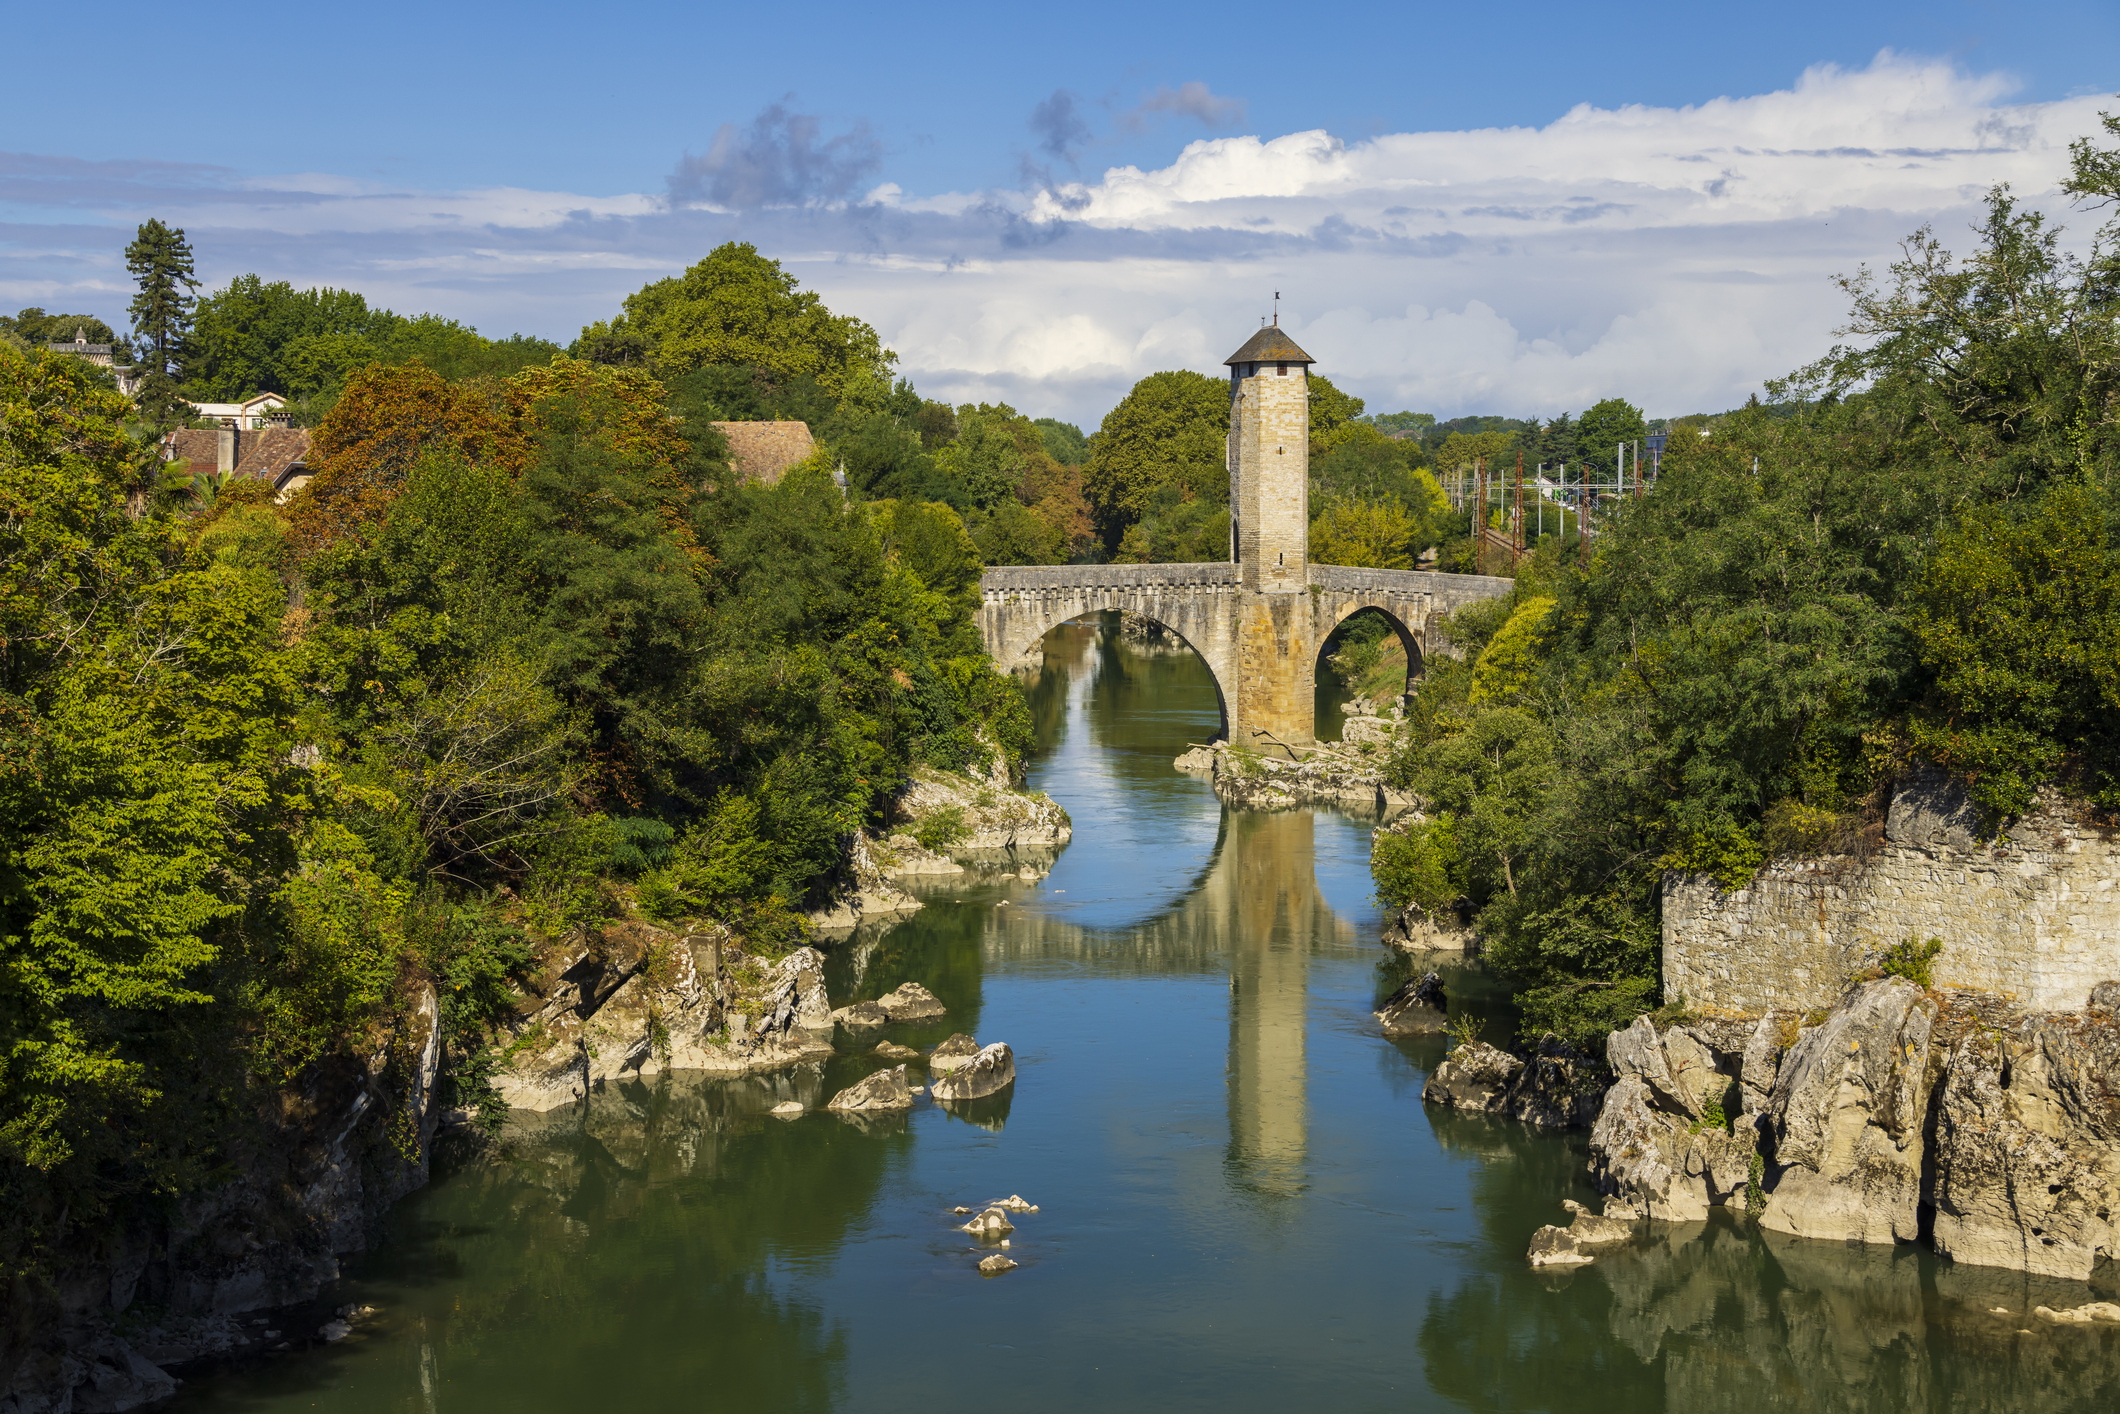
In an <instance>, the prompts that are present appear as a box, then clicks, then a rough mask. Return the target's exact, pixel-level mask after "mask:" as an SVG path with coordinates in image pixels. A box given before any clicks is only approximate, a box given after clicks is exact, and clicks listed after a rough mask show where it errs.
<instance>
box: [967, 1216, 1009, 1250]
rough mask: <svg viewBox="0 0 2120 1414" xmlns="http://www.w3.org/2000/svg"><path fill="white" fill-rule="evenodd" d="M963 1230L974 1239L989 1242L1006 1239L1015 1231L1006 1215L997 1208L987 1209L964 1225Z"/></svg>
mask: <svg viewBox="0 0 2120 1414" xmlns="http://www.w3.org/2000/svg"><path fill="white" fill-rule="evenodd" d="M964 1230H965V1231H966V1232H968V1233H971V1234H972V1235H973V1236H974V1237H983V1238H986V1239H987V1240H988V1241H990V1242H991V1241H993V1240H994V1239H995V1238H1000V1237H1007V1236H1008V1235H1009V1234H1010V1233H1012V1232H1014V1231H1015V1230H1016V1225H1015V1224H1014V1223H1012V1222H1010V1221H1009V1220H1008V1214H1007V1213H1004V1212H1002V1211H1001V1210H1000V1209H999V1208H988V1209H987V1210H986V1211H985V1212H983V1213H981V1214H980V1215H979V1216H978V1217H976V1218H973V1219H972V1220H971V1221H970V1222H968V1223H966V1224H965V1225H964Z"/></svg>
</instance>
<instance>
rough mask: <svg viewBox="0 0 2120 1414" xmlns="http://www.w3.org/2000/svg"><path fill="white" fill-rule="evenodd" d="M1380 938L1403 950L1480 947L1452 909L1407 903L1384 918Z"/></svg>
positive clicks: (1419, 951)
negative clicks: (1439, 910) (1435, 910)
mask: <svg viewBox="0 0 2120 1414" xmlns="http://www.w3.org/2000/svg"><path fill="white" fill-rule="evenodd" d="M1380 941H1381V942H1382V943H1383V944H1384V946H1385V947H1387V948H1393V949H1396V950H1397V951H1399V952H1403V953H1413V954H1415V955H1421V954H1425V953H1438V952H1443V953H1469V952H1476V951H1478V949H1479V938H1478V937H1477V935H1475V934H1474V933H1473V931H1472V930H1471V929H1470V928H1468V927H1466V926H1465V924H1464V921H1463V920H1462V919H1460V918H1459V917H1458V916H1457V915H1456V914H1455V913H1442V914H1436V913H1431V912H1429V911H1428V910H1427V909H1425V908H1423V907H1421V906H1420V905H1419V904H1417V903H1409V904H1407V905H1406V906H1405V907H1404V908H1401V909H1400V910H1398V912H1396V913H1393V914H1392V915H1390V916H1389V917H1388V918H1386V919H1385V921H1384V932H1383V936H1382V938H1381V939H1380Z"/></svg>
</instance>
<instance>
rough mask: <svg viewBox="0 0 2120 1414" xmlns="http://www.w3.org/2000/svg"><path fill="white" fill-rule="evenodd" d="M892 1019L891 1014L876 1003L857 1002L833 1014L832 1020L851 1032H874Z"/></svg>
mask: <svg viewBox="0 0 2120 1414" xmlns="http://www.w3.org/2000/svg"><path fill="white" fill-rule="evenodd" d="M890 1019H891V1018H890V1014H889V1013H888V1012H886V1011H884V1009H883V1008H882V1007H880V1006H878V1005H876V1003H874V1002H855V1003H854V1004H853V1005H852V1006H843V1007H841V1008H840V1009H839V1010H837V1011H835V1012H833V1013H832V1020H834V1021H836V1022H838V1023H839V1024H840V1025H841V1026H844V1027H846V1028H847V1030H849V1031H873V1030H875V1029H876V1028H877V1027H879V1026H882V1025H884V1024H885V1023H887V1022H888V1021H889V1020H890Z"/></svg>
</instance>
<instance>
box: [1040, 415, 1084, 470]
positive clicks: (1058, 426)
mask: <svg viewBox="0 0 2120 1414" xmlns="http://www.w3.org/2000/svg"><path fill="white" fill-rule="evenodd" d="M1031 425H1032V426H1033V427H1036V428H1037V429H1038V435H1039V437H1040V438H1041V439H1042V440H1043V441H1044V443H1045V454H1046V455H1047V456H1049V457H1051V458H1052V459H1053V460H1054V461H1056V462H1059V463H1060V464H1061V465H1062V466H1080V465H1082V463H1083V462H1084V461H1085V460H1087V459H1088V457H1089V438H1087V437H1085V436H1083V435H1082V429H1081V428H1079V427H1077V426H1075V424H1074V423H1072V422H1062V421H1061V420H1060V419H1059V418H1057V417H1040V418H1036V419H1034V420H1033V421H1032V423H1031Z"/></svg>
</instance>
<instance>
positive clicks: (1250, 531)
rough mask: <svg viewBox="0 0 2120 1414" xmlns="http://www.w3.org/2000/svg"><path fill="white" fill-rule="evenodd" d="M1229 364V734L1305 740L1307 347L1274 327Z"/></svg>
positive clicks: (1308, 723)
mask: <svg viewBox="0 0 2120 1414" xmlns="http://www.w3.org/2000/svg"><path fill="white" fill-rule="evenodd" d="M1224 362H1226V363H1227V364H1228V365H1229V504H1230V521H1229V534H1230V552H1231V557H1232V558H1233V559H1234V560H1235V561H1236V563H1237V574H1238V585H1239V590H1240V592H1239V595H1238V599H1239V603H1240V605H1241V610H1240V613H1241V620H1242V622H1241V624H1240V627H1239V634H1238V651H1237V691H1236V701H1235V702H1234V703H1232V704H1230V705H1231V708H1232V710H1231V712H1230V719H1231V720H1230V740H1231V741H1232V743H1233V744H1235V745H1237V746H1242V747H1248V748H1252V749H1255V750H1268V751H1270V750H1272V749H1273V748H1274V747H1276V746H1279V747H1281V748H1284V749H1286V750H1290V751H1293V750H1294V749H1295V748H1298V747H1307V746H1309V745H1311V742H1312V732H1313V729H1314V717H1313V715H1312V708H1313V706H1314V702H1313V695H1314V693H1315V691H1316V683H1315V674H1316V671H1317V652H1318V645H1317V644H1316V643H1315V642H1313V641H1312V639H1313V637H1314V629H1313V625H1312V619H1313V618H1314V615H1312V614H1311V612H1310V600H1309V593H1310V363H1311V359H1310V355H1309V354H1307V353H1304V352H1303V351H1302V350H1301V349H1300V348H1297V347H1296V343H1295V340H1293V339H1291V338H1289V337H1288V336H1287V335H1286V334H1284V333H1282V332H1281V330H1280V327H1279V326H1278V325H1276V326H1273V327H1270V328H1266V329H1261V330H1260V331H1259V332H1258V333H1256V334H1254V335H1252V336H1251V338H1250V339H1248V340H1246V341H1245V343H1244V347H1242V348H1240V349H1238V350H1237V351H1236V352H1235V353H1233V354H1231V355H1230V356H1229V357H1228V358H1227V359H1226V360H1224Z"/></svg>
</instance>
